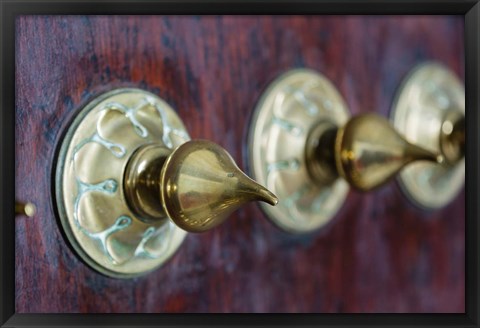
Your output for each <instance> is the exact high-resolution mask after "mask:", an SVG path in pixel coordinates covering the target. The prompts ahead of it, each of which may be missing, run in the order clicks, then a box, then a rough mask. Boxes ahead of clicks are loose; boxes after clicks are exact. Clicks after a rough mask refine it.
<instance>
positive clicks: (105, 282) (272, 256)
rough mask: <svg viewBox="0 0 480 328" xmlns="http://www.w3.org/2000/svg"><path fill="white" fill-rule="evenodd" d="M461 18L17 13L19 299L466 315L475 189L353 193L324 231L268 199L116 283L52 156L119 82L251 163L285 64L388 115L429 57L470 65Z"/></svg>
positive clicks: (76, 304)
mask: <svg viewBox="0 0 480 328" xmlns="http://www.w3.org/2000/svg"><path fill="white" fill-rule="evenodd" d="M463 36H464V32H463V19H462V17H460V16H451V17H448V16H434V17H425V16H411V17H400V16H388V17H387V16H385V17H382V16H323V17H322V16H274V17H270V16H238V17H232V16H223V17H217V16H202V17H196V16H185V17H181V16H180V17H178V16H169V17H161V16H159V17H154V16H142V17H139V16H89V17H82V16H63V17H62V16H23V17H18V18H17V21H16V95H17V99H16V126H15V128H16V197H17V199H19V200H30V201H33V202H34V203H36V204H37V207H38V214H37V215H36V217H35V218H33V219H27V218H23V217H19V218H17V219H16V239H15V242H16V244H15V247H16V248H15V252H16V253H15V254H16V267H15V270H16V281H15V290H16V297H15V305H16V312H18V313H32V312H37V313H38V312H40V313H45V312H80V313H85V312H92V313H93V312H107V313H109V312H110V313H111V312H117V313H119V312H144V313H146V312H464V309H465V301H464V298H465V193H464V191H462V193H461V194H460V195H459V197H458V198H457V199H456V200H455V201H454V202H453V203H452V204H450V205H449V206H447V207H446V208H444V209H442V210H441V211H433V212H425V211H421V210H419V209H416V208H414V207H413V206H412V205H410V204H409V203H408V202H407V200H406V198H405V197H404V196H403V195H402V194H401V192H400V190H399V187H398V186H397V184H396V183H395V182H392V183H390V184H388V185H387V186H385V187H383V188H381V189H379V190H377V191H375V192H371V193H368V194H360V193H357V192H353V191H352V192H350V194H349V196H348V198H347V201H346V203H345V205H344V206H343V207H342V209H341V210H340V212H339V214H338V215H337V216H336V218H335V220H334V221H333V222H332V224H330V225H329V226H328V227H327V228H325V229H323V230H322V231H319V232H316V233H313V234H310V235H307V236H293V235H289V234H287V233H284V232H282V231H280V230H279V229H277V228H276V227H274V226H273V225H272V224H270V223H269V222H268V221H267V219H266V217H265V216H264V215H263V214H262V213H261V211H260V209H259V208H258V207H257V206H256V205H255V204H250V205H248V206H245V207H244V208H242V209H240V210H239V211H237V212H236V213H235V214H234V215H233V216H232V218H231V219H230V220H228V222H226V223H225V224H223V225H221V226H220V227H218V228H216V229H214V230H213V231H210V232H207V233H204V234H190V235H189V236H188V237H187V239H186V241H185V243H184V244H183V246H182V247H181V248H180V250H179V251H178V253H177V254H176V255H175V256H174V257H173V258H172V259H171V260H170V261H169V262H168V263H167V264H166V265H165V266H164V267H163V268H161V269H159V270H157V271H155V272H154V273H151V274H149V275H148V276H145V277H142V278H137V279H131V280H116V279H111V278H107V277H104V276H102V275H100V274H98V273H96V272H95V271H93V270H91V269H90V268H89V267H87V266H86V265H85V264H83V263H82V262H81V261H80V260H79V258H78V257H77V256H76V255H75V254H74V253H73V252H72V250H71V249H70V248H69V247H68V246H67V244H68V243H67V241H66V240H65V239H64V237H63V236H62V233H61V230H60V226H59V225H58V223H57V219H56V213H55V210H54V202H53V193H52V184H53V175H52V172H53V163H54V161H55V155H56V153H55V152H56V149H57V146H58V144H59V142H60V140H61V137H62V133H63V131H64V130H65V128H66V127H67V126H68V122H69V121H70V120H71V119H72V118H73V117H74V115H75V113H76V112H77V111H78V110H79V109H80V108H81V107H82V106H83V105H84V104H86V103H87V102H89V101H90V100H92V99H93V98H94V97H95V96H96V95H98V94H99V93H101V92H103V91H107V90H110V89H112V88H114V87H119V86H133V87H140V88H144V89H147V90H149V91H152V92H154V93H156V94H158V95H159V96H160V97H162V98H164V99H165V100H166V101H167V102H168V103H169V104H170V105H171V106H173V107H174V108H175V109H176V110H177V111H178V114H179V115H180V117H181V118H182V119H183V120H184V122H185V125H186V127H187V129H188V131H189V132H190V134H191V136H192V138H203V139H210V140H212V141H214V142H217V143H219V144H220V145H222V146H223V147H225V148H226V149H227V150H228V151H229V152H230V153H231V154H232V156H233V157H234V158H235V159H236V160H237V162H238V163H239V165H240V167H241V168H242V169H246V167H245V166H246V154H247V151H246V147H247V145H246V140H247V131H248V127H249V119H250V116H251V114H252V111H253V108H254V106H255V104H256V102H257V100H258V99H259V96H260V94H261V92H262V90H264V89H265V87H266V86H267V85H268V84H269V83H270V82H271V81H272V80H273V79H275V78H276V77H277V76H278V75H279V74H281V73H282V72H284V71H286V70H288V69H291V68H295V67H309V68H312V69H315V70H318V71H320V72H322V73H323V74H325V75H326V76H327V77H328V78H330V79H331V80H332V82H333V83H334V84H335V85H336V86H337V87H338V88H339V90H340V92H341V93H342V95H343V96H344V97H345V99H346V101H347V103H348V105H349V107H350V109H351V111H352V113H353V114H357V113H361V112H369V111H376V112H378V113H380V114H382V115H384V116H386V115H388V113H389V110H390V105H391V103H392V101H393V98H394V94H395V91H396V88H397V87H398V85H399V84H400V82H401V81H402V79H403V78H404V77H405V75H406V74H407V73H408V72H409V70H410V69H412V68H413V67H414V66H415V65H416V64H419V63H422V62H423V61H425V60H437V61H440V62H442V63H444V64H445V65H447V66H448V67H450V68H451V69H453V71H455V72H456V73H457V74H458V75H459V76H460V77H461V78H462V79H463V77H464V54H463V49H464V44H463Z"/></svg>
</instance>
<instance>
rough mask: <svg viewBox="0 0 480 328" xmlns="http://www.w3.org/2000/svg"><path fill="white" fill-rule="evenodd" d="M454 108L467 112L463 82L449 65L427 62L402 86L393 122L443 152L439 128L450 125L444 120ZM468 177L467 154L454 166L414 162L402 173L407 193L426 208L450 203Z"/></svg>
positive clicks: (410, 138)
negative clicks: (466, 167) (466, 176)
mask: <svg viewBox="0 0 480 328" xmlns="http://www.w3.org/2000/svg"><path fill="white" fill-rule="evenodd" d="M451 111H459V112H461V115H462V116H464V115H465V89H464V87H463V84H462V83H461V82H460V81H459V79H458V78H457V77H456V76H455V75H454V74H453V73H452V72H451V71H450V70H448V69H447V68H446V67H444V66H442V65H440V64H437V63H426V64H422V65H420V66H418V67H417V68H415V69H414V70H413V71H412V72H411V73H410V74H409V76H408V77H407V78H406V79H405V82H404V83H403V84H402V86H401V87H400V89H399V91H398V94H397V98H396V101H395V102H394V105H393V111H392V122H393V125H394V126H395V128H396V129H397V131H398V132H400V133H401V134H402V135H403V136H404V137H405V138H406V139H407V140H408V141H410V142H411V143H413V144H416V145H419V146H421V147H424V148H426V149H428V150H431V151H433V152H436V153H439V152H440V143H439V131H441V130H442V129H445V128H447V129H448V128H449V127H448V126H447V125H445V124H444V123H443V122H444V118H445V117H446V115H447V113H448V112H451ZM450 114H451V113H450ZM464 180H465V159H464V158H463V159H461V160H460V161H459V162H458V163H456V164H454V165H452V166H449V165H440V164H435V163H428V162H418V163H412V164H410V165H409V166H407V167H405V168H404V169H403V170H402V171H401V172H400V174H399V176H398V181H399V182H400V186H401V188H402V190H403V191H404V193H405V194H406V195H407V197H408V198H409V199H410V200H411V201H412V202H413V203H414V204H416V205H417V206H419V207H421V208H425V209H436V208H440V207H443V206H445V205H447V204H448V203H450V202H451V201H452V200H453V199H454V198H455V197H456V196H457V194H458V193H459V192H460V190H461V188H462V187H463V185H464Z"/></svg>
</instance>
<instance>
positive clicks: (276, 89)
mask: <svg viewBox="0 0 480 328" xmlns="http://www.w3.org/2000/svg"><path fill="white" fill-rule="evenodd" d="M349 116H350V114H349V112H348V109H347V105H346V103H345V101H344V100H343V98H342V96H341V95H340V93H339V92H338V91H337V89H336V88H335V86H334V85H333V84H332V83H331V82H330V81H329V80H328V79H327V78H326V77H325V76H323V75H320V74H318V73H316V72H314V71H310V70H307V69H294V70H291V71H289V72H287V73H284V74H283V75H281V76H280V77H278V78H277V79H276V80H275V81H273V82H272V83H271V84H270V86H269V87H268V88H267V90H265V92H264V93H263V95H262V97H261V99H260V101H259V102H258V104H257V106H256V108H255V112H254V116H253V119H252V123H251V127H250V132H249V146H250V157H249V159H250V163H249V164H250V171H251V174H252V175H253V178H254V179H255V180H257V181H258V182H259V183H260V184H262V185H264V186H266V187H267V188H268V189H270V190H271V191H272V192H273V193H274V194H276V195H277V197H278V198H279V203H278V205H277V206H275V207H271V206H265V204H260V206H261V208H262V210H263V211H264V212H265V213H266V214H267V216H268V217H269V218H270V219H271V220H272V221H273V222H274V223H275V224H277V225H278V226H279V227H281V228H282V229H284V230H286V231H288V232H292V233H306V232H310V231H313V230H316V229H319V228H321V227H323V226H324V225H326V224H327V223H328V222H330V221H331V219H332V218H333V216H334V215H335V214H336V213H337V211H338V209H339V208H340V207H341V206H342V205H343V203H344V201H345V198H346V196H347V193H348V190H349V186H348V184H347V182H345V181H344V180H343V179H336V180H335V181H334V182H333V183H331V184H325V185H321V184H318V183H315V182H314V181H312V179H311V178H310V176H309V174H308V171H307V166H306V163H305V148H306V144H307V142H308V138H309V134H310V132H312V130H314V127H315V126H317V124H318V123H319V122H323V121H325V120H328V121H330V122H332V123H334V124H336V125H338V126H342V125H344V124H345V123H346V122H347V120H348V118H349Z"/></svg>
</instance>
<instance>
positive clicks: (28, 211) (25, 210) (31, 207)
mask: <svg viewBox="0 0 480 328" xmlns="http://www.w3.org/2000/svg"><path fill="white" fill-rule="evenodd" d="M36 210H37V208H36V207H35V204H33V203H20V202H15V215H26V216H28V217H29V218H31V217H33V216H34V215H35V212H36Z"/></svg>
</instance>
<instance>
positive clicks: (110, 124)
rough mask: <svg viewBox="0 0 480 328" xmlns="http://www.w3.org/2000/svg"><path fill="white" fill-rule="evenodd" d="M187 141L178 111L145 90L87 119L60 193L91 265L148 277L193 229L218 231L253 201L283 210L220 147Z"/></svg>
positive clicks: (111, 100) (72, 140)
mask: <svg viewBox="0 0 480 328" xmlns="http://www.w3.org/2000/svg"><path fill="white" fill-rule="evenodd" d="M189 139H190V138H189V136H188V133H187V131H186V129H185V127H184V125H183V123H182V121H181V120H180V118H179V117H178V116H177V115H176V113H175V111H174V110H173V109H172V108H171V107H170V106H168V105H167V104H166V103H165V102H164V101H163V100H161V99H160V98H158V97H157V96H155V95H153V94H151V93H148V92H146V91H143V90H139V89H118V90H113V91H111V92H109V93H106V94H104V95H101V96H99V97H98V98H96V99H95V100H94V101H92V102H91V103H90V104H88V105H87V106H86V107H85V108H84V109H83V110H82V111H81V112H80V113H79V115H78V116H77V117H76V118H75V120H74V121H73V123H72V124H71V125H70V127H69V129H68V131H67V133H66V135H65V138H64V140H63V141H62V145H61V149H60V151H59V157H58V162H57V168H56V179H55V190H56V204H57V209H58V213H59V216H60V221H61V223H62V226H63V228H64V230H65V232H66V235H67V237H68V239H69V241H70V242H71V244H72V245H73V247H74V248H75V250H76V251H77V252H78V253H79V255H80V256H81V257H82V258H83V259H84V260H85V261H86V262H87V263H88V264H90V265H91V266H92V267H94V268H95V269H97V270H98V271H100V272H102V273H104V274H107V275H110V276H113V277H120V278H127V277H132V276H137V275H140V274H144V273H146V272H148V271H151V270H153V269H155V268H157V267H158V266H160V265H162V264H163V263H164V262H165V261H166V260H167V259H168V258H170V256H171V255H172V254H173V253H174V252H175V251H176V250H177V249H178V248H179V246H180V245H181V243H182V242H183V240H184V238H185V235H186V231H189V232H203V231H206V230H208V229H211V228H214V227H215V226H217V225H218V224H220V223H222V222H223V221H224V220H225V219H226V218H227V217H228V215H229V214H230V213H231V212H233V211H234V210H235V209H237V208H238V207H239V206H241V205H242V204H244V203H246V202H249V201H255V200H259V201H264V202H267V203H269V204H271V205H275V204H276V203H277V198H276V197H275V195H273V194H272V193H271V192H270V191H268V190H267V189H265V188H264V187H262V186H261V185H259V184H258V183H256V182H255V181H253V180H252V179H250V178H248V177H247V176H246V175H245V174H244V173H243V172H242V171H240V169H239V168H238V167H237V165H236V164H235V162H234V161H233V159H232V158H231V157H230V155H229V154H228V153H227V152H226V151H225V150H224V149H223V148H222V147H220V146H219V145H216V144H214V143H212V142H209V141H205V140H194V141H189Z"/></svg>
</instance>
